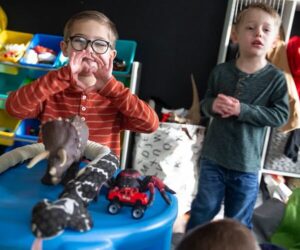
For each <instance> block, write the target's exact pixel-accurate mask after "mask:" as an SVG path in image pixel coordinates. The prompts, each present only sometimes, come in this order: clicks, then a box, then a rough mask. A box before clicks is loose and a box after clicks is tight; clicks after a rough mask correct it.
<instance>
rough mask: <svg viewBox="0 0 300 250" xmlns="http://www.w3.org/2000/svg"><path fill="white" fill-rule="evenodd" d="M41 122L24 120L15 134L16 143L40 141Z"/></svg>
mask: <svg viewBox="0 0 300 250" xmlns="http://www.w3.org/2000/svg"><path fill="white" fill-rule="evenodd" d="M39 127H40V121H39V120H37V119H24V120H22V122H21V123H20V125H19V126H18V128H17V130H16V132H15V141H22V142H29V143H36V142H37V140H38V134H39Z"/></svg>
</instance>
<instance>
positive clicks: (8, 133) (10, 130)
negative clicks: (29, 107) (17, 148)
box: [0, 110, 21, 146]
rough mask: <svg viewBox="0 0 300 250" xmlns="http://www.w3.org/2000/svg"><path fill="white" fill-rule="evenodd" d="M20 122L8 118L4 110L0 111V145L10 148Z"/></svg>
mask: <svg viewBox="0 0 300 250" xmlns="http://www.w3.org/2000/svg"><path fill="white" fill-rule="evenodd" d="M20 123H21V120H19V119H16V118H13V117H11V116H9V115H8V114H7V113H6V111H5V110H0V144H1V145H7V146H11V145H13V144H14V136H15V132H16V129H17V127H18V126H19V125H20Z"/></svg>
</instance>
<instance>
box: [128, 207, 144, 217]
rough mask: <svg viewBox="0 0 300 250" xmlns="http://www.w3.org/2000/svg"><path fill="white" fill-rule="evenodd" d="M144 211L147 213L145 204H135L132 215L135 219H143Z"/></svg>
mask: <svg viewBox="0 0 300 250" xmlns="http://www.w3.org/2000/svg"><path fill="white" fill-rule="evenodd" d="M144 213H145V208H144V207H143V206H135V207H134V208H133V209H132V213H131V215H132V217H133V218H134V219H141V218H142V217H143V216H144Z"/></svg>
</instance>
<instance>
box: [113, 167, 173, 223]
mask: <svg viewBox="0 0 300 250" xmlns="http://www.w3.org/2000/svg"><path fill="white" fill-rule="evenodd" d="M109 185H110V190H109V192H108V195H107V199H108V200H109V201H110V204H109V205H108V207H107V210H108V212H109V213H110V214H117V213H118V212H119V211H120V209H121V207H122V206H123V205H128V206H132V207H133V208H132V217H133V218H134V219H140V218H142V217H143V216H144V213H145V210H146V208H148V207H149V206H151V205H152V202H153V200H154V191H155V187H156V188H157V189H158V190H159V192H160V194H161V196H162V198H163V199H164V200H165V202H166V203H167V204H168V205H170V204H171V200H170V198H169V197H168V195H167V194H166V192H168V193H171V194H175V192H174V191H173V190H172V189H170V188H169V187H168V186H167V185H165V184H164V183H163V182H162V180H160V179H159V178H158V177H156V176H145V177H144V178H143V177H142V176H141V174H140V173H139V172H138V171H137V170H134V169H125V170H122V171H121V172H120V173H119V174H118V175H117V177H116V178H112V179H111V180H110V182H109ZM147 191H149V193H150V195H149V196H148V195H147V193H146V192H147Z"/></svg>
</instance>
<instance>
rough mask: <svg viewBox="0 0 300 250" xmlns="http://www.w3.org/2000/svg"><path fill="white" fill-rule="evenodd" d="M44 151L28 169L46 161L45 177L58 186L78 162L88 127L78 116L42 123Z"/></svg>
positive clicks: (85, 141) (86, 138) (86, 137)
mask: <svg viewBox="0 0 300 250" xmlns="http://www.w3.org/2000/svg"><path fill="white" fill-rule="evenodd" d="M41 134H42V140H43V143H44V145H45V151H44V152H42V153H41V154H39V155H37V156H36V157H34V158H33V159H32V160H31V162H30V163H29V165H28V167H29V168H30V167H33V166H34V165H36V164H37V163H38V162H39V161H41V160H42V159H45V158H47V159H48V167H47V173H46V175H47V176H50V184H54V185H55V184H58V183H60V182H61V179H62V177H63V175H64V173H65V172H66V170H67V169H68V168H69V167H70V166H71V165H72V164H73V163H75V162H79V161H80V159H81V157H82V155H83V152H84V149H85V147H86V144H87V140H88V136H89V132H88V127H87V125H86V123H85V122H84V121H82V119H81V118H80V117H79V116H74V117H72V118H70V119H62V118H59V119H57V120H52V121H48V122H46V123H44V124H43V125H42V127H41Z"/></svg>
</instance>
